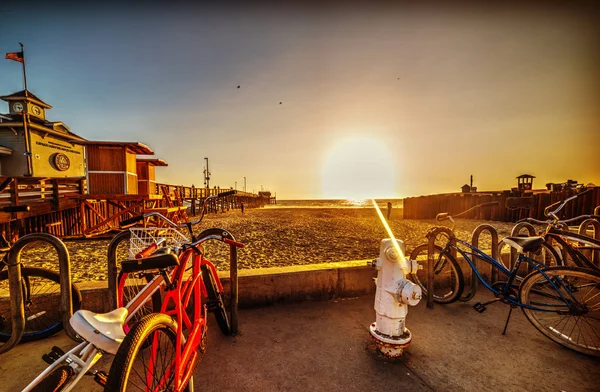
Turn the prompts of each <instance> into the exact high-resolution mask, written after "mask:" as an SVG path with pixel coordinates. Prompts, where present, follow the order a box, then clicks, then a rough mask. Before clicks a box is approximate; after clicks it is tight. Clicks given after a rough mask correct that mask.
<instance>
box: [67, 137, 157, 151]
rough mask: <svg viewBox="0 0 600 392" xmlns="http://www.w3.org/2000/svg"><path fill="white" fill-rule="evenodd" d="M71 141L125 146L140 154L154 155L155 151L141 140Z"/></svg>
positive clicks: (90, 144)
mask: <svg viewBox="0 0 600 392" xmlns="http://www.w3.org/2000/svg"><path fill="white" fill-rule="evenodd" d="M70 142H71V143H76V144H81V145H84V146H106V147H125V148H127V150H129V151H131V152H132V153H134V154H138V155H154V151H152V150H151V149H150V147H148V146H147V145H145V144H142V143H140V142H117V141H94V140H70Z"/></svg>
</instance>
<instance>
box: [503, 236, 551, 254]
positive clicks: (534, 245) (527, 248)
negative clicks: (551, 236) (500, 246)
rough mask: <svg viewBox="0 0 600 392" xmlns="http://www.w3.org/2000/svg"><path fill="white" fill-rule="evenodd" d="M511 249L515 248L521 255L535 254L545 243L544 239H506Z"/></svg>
mask: <svg viewBox="0 0 600 392" xmlns="http://www.w3.org/2000/svg"><path fill="white" fill-rule="evenodd" d="M504 242H506V243H507V244H508V245H510V246H511V247H513V248H515V249H516V250H517V251H518V252H519V253H525V252H535V251H537V250H538V248H539V246H540V245H541V244H542V243H543V242H544V238H543V237H506V238H505V239H504Z"/></svg>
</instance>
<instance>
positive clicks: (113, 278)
mask: <svg viewBox="0 0 600 392" xmlns="http://www.w3.org/2000/svg"><path fill="white" fill-rule="evenodd" d="M208 230H211V233H213V230H214V233H218V234H219V235H221V234H222V233H223V232H226V233H227V234H228V238H230V239H231V240H233V241H235V238H234V237H233V235H231V233H229V232H228V231H226V230H223V229H208ZM205 233H206V234H205ZM203 235H208V233H207V231H203V232H202V233H200V235H199V238H200V237H202V236H203ZM130 238H131V232H130V231H129V230H125V231H122V232H120V233H119V234H117V235H116V236H114V237H113V239H112V240H111V241H110V244H109V245H108V276H107V278H108V291H109V297H108V304H109V306H110V309H116V307H117V284H118V282H117V278H118V273H119V270H118V266H117V247H118V246H119V245H120V244H121V242H123V241H129V239H130ZM229 265H230V267H229V287H230V299H229V305H230V309H229V310H230V312H231V320H230V325H231V333H232V334H236V333H237V332H238V266H237V248H236V247H235V246H233V245H229Z"/></svg>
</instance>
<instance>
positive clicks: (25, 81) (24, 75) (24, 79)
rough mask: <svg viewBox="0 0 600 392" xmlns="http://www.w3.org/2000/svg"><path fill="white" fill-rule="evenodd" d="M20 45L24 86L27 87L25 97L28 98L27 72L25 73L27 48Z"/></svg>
mask: <svg viewBox="0 0 600 392" xmlns="http://www.w3.org/2000/svg"><path fill="white" fill-rule="evenodd" d="M19 45H21V56H23V62H22V64H23V84H24V85H25V96H26V97H27V72H25V47H24V46H23V44H22V43H20V42H19Z"/></svg>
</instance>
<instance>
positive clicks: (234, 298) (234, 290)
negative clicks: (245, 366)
mask: <svg viewBox="0 0 600 392" xmlns="http://www.w3.org/2000/svg"><path fill="white" fill-rule="evenodd" d="M229 290H230V298H229V308H230V309H229V311H230V312H231V320H230V325H231V333H232V334H233V335H235V334H237V333H238V265H237V247H235V246H233V245H229Z"/></svg>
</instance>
